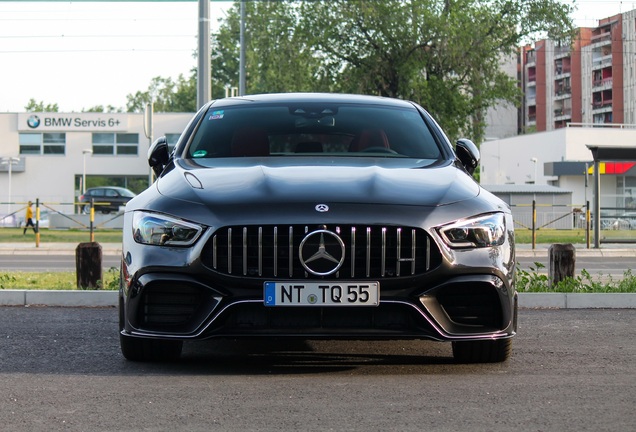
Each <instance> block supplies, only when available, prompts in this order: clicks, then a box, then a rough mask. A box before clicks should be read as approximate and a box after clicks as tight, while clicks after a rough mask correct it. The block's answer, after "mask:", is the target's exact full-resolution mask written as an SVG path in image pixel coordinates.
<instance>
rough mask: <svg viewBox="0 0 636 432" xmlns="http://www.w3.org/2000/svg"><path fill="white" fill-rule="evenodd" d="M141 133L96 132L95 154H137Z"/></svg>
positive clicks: (94, 137) (94, 140)
mask: <svg viewBox="0 0 636 432" xmlns="http://www.w3.org/2000/svg"><path fill="white" fill-rule="evenodd" d="M138 147H139V134H134V133H117V134H115V133H94V134H93V154H94V155H133V156H136V155H137V149H138Z"/></svg>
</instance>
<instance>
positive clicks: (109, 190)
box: [79, 186, 136, 213]
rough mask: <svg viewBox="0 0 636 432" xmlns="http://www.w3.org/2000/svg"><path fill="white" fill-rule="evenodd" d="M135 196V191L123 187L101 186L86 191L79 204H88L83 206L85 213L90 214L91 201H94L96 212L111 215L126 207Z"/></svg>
mask: <svg viewBox="0 0 636 432" xmlns="http://www.w3.org/2000/svg"><path fill="white" fill-rule="evenodd" d="M135 196H136V194H135V193H134V192H133V191H131V190H128V189H126V188H123V187H117V186H100V187H95V188H90V189H86V192H84V194H82V195H80V197H79V202H81V203H87V204H88V205H84V206H82V212H83V213H89V212H90V208H91V206H90V203H91V200H93V203H94V206H95V211H100V212H102V213H110V212H118V211H119V208H120V207H123V206H125V205H126V203H127V202H128V201H130V200H131V199H132V198H134V197H135Z"/></svg>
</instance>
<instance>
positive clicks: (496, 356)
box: [453, 339, 512, 363]
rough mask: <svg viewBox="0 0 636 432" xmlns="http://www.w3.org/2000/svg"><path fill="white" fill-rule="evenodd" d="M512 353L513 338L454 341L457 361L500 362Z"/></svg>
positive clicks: (454, 353)
mask: <svg viewBox="0 0 636 432" xmlns="http://www.w3.org/2000/svg"><path fill="white" fill-rule="evenodd" d="M511 353H512V339H497V340H485V341H465V342H463V341H462V342H453V357H454V358H455V361H456V362H457V363H499V362H503V361H506V360H508V358H509V357H510V354H511Z"/></svg>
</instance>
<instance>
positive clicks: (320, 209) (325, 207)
mask: <svg viewBox="0 0 636 432" xmlns="http://www.w3.org/2000/svg"><path fill="white" fill-rule="evenodd" d="M315 209H316V211H317V212H320V213H325V212H328V211H329V206H328V205H327V204H318V205H317V206H316V207H315Z"/></svg>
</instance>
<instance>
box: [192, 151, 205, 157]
mask: <svg viewBox="0 0 636 432" xmlns="http://www.w3.org/2000/svg"><path fill="white" fill-rule="evenodd" d="M207 154H208V152H207V151H205V150H197V151H195V152H194V154H193V155H192V157H195V158H200V157H205V155H207Z"/></svg>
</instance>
